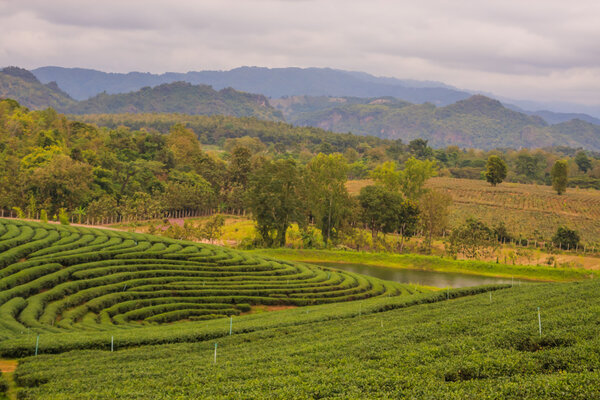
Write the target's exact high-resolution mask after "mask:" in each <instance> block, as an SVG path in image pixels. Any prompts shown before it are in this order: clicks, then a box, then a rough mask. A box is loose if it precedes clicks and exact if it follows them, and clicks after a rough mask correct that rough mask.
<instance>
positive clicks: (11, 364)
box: [0, 360, 19, 374]
mask: <svg viewBox="0 0 600 400" xmlns="http://www.w3.org/2000/svg"><path fill="white" fill-rule="evenodd" d="M18 363H19V362H18V361H17V360H0V371H2V373H3V374H6V373H11V372H15V370H16V369H17V364H18Z"/></svg>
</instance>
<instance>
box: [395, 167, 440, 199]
mask: <svg viewBox="0 0 600 400" xmlns="http://www.w3.org/2000/svg"><path fill="white" fill-rule="evenodd" d="M436 175H437V162H436V161H435V160H423V161H421V160H417V159H415V158H412V157H411V158H409V159H408V160H406V162H405V163H404V169H403V170H402V171H401V174H400V190H401V191H402V193H404V195H405V196H406V197H407V198H409V199H411V200H418V199H419V198H420V197H421V196H422V195H423V193H424V192H425V182H427V180H428V179H429V178H431V177H433V176H436Z"/></svg>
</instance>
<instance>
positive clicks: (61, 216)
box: [58, 208, 69, 225]
mask: <svg viewBox="0 0 600 400" xmlns="http://www.w3.org/2000/svg"><path fill="white" fill-rule="evenodd" d="M58 220H59V222H60V224H61V225H69V214H68V213H67V210H66V209H64V208H61V209H60V210H58Z"/></svg>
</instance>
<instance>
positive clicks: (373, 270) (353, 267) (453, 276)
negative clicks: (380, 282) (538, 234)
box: [312, 262, 520, 288]
mask: <svg viewBox="0 0 600 400" xmlns="http://www.w3.org/2000/svg"><path fill="white" fill-rule="evenodd" d="M312 264H317V265H321V266H323V267H331V268H337V269H342V270H344V271H349V272H355V273H358V274H364V275H369V276H373V277H375V278H379V279H385V280H388V281H395V282H400V283H413V284H417V285H424V286H435V287H453V288H459V287H467V286H478V285H487V284H495V283H511V281H512V280H511V279H510V278H508V279H506V278H495V277H492V276H481V275H470V274H461V273H455V272H439V271H428V270H423V269H404V268H391V267H379V266H375V265H366V264H346V263H336V262H312ZM519 283H520V282H519V280H517V279H515V280H514V284H515V285H518V284H519Z"/></svg>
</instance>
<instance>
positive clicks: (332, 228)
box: [305, 153, 350, 243]
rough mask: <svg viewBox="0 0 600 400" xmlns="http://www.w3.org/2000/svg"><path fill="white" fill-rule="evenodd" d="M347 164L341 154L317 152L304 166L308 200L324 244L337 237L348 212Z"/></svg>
mask: <svg viewBox="0 0 600 400" xmlns="http://www.w3.org/2000/svg"><path fill="white" fill-rule="evenodd" d="M347 174H348V164H347V163H346V160H345V159H344V157H343V156H342V155H341V154H330V155H325V154H322V153H319V154H318V155H317V156H316V157H315V158H313V159H312V160H311V161H310V162H309V163H308V165H307V166H306V175H305V176H306V183H307V184H306V188H307V201H308V205H309V209H310V212H311V214H312V215H313V216H314V218H315V223H316V225H317V227H318V228H319V229H321V232H322V234H323V238H324V239H325V240H326V243H329V241H330V240H331V239H332V238H334V237H336V236H337V233H338V232H339V230H340V227H341V226H342V223H343V221H344V218H345V217H346V216H347V215H348V213H349V207H350V195H349V194H348V190H347V189H346V181H347Z"/></svg>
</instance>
